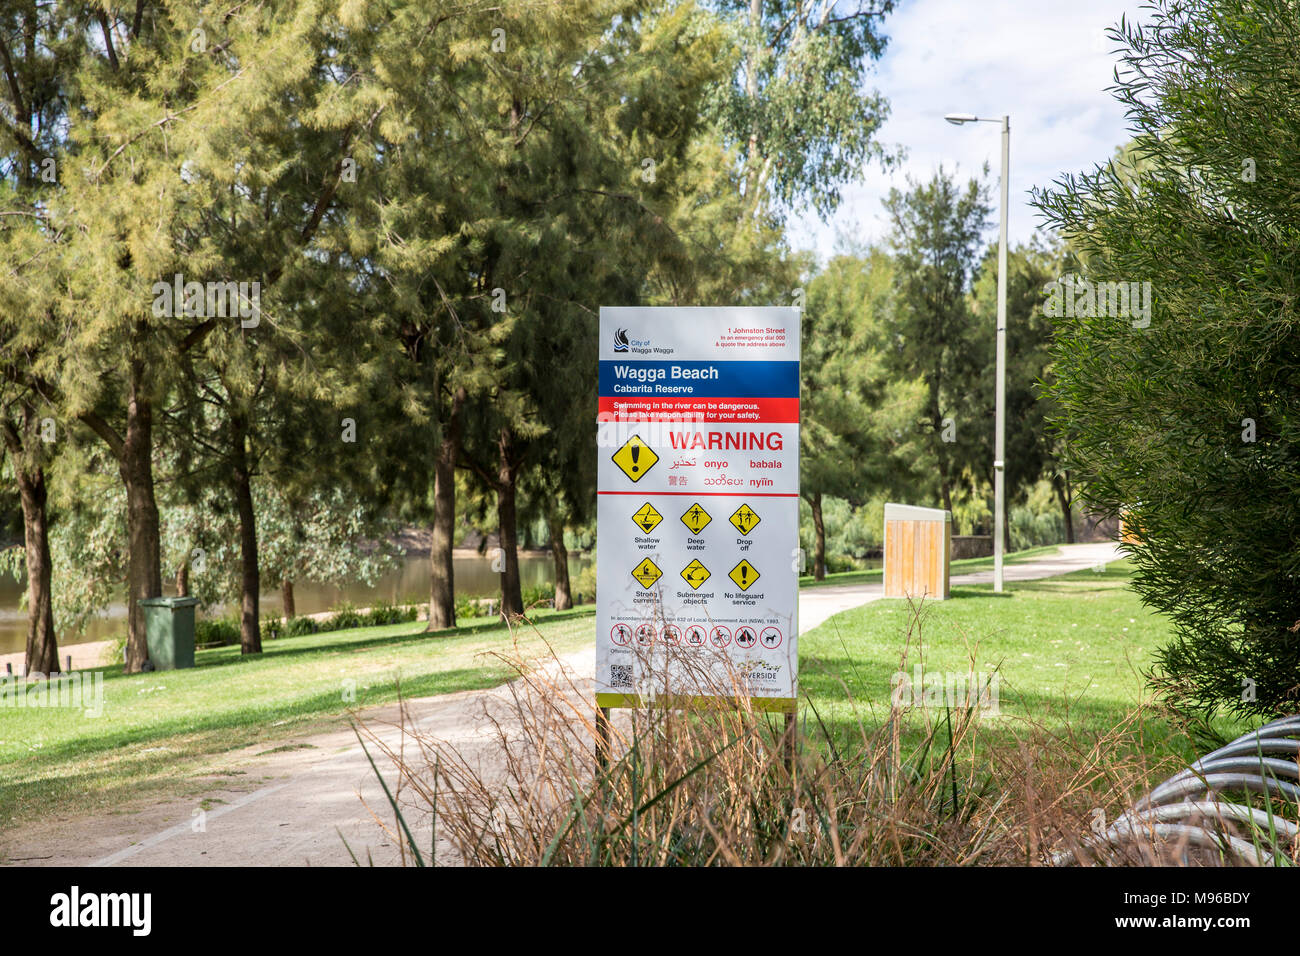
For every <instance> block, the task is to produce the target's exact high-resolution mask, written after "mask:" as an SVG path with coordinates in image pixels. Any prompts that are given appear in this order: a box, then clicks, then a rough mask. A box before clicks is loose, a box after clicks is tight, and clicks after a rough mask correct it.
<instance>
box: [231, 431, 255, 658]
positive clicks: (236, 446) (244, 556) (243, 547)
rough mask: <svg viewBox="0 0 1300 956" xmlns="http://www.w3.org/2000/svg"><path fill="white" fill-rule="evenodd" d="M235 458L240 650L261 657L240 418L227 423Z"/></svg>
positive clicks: (251, 514)
mask: <svg viewBox="0 0 1300 956" xmlns="http://www.w3.org/2000/svg"><path fill="white" fill-rule="evenodd" d="M230 426H231V439H232V445H233V447H232V453H233V458H234V466H235V467H234V469H233V479H234V492H235V506H236V510H237V511H238V512H239V558H240V585H239V592H240V598H239V605H240V607H239V611H240V613H239V649H240V653H242V654H260V653H262V630H261V623H260V621H259V620H258V618H259V611H260V607H259V601H260V595H261V574H260V571H259V569H258V564H257V524H256V520H255V515H254V512H253V486H252V476H251V475H250V474H249V468H248V448H247V444H246V442H247V434H248V425H247V422H246V421H245V419H244V418H243V417H242V416H240V415H234V416H232V417H231V420H230Z"/></svg>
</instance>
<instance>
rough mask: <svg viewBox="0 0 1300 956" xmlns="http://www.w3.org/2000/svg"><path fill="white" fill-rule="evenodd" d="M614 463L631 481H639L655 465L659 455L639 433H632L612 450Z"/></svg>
mask: <svg viewBox="0 0 1300 956" xmlns="http://www.w3.org/2000/svg"><path fill="white" fill-rule="evenodd" d="M613 457H614V464H616V465H618V467H619V470H620V471H622V472H623V474H625V475H627V476H628V477H629V478H631V479H632V480H633V481H640V480H641V479H642V478H644V477H645V474H646V472H648V471H649V470H650V469H651V468H653V467H654V466H655V462H657V461H658V460H659V456H658V455H656V454H655V453H654V450H653V449H652V448H651V447H650V446H649V445H647V444H646V443H645V442H643V441H642V440H641V436H640V435H633V436H632V437H631V438H629V439H628V440H627V441H626V442H625V443H624V444H623V447H621V448H620V449H619V450H618V451H616V452H614V456H613Z"/></svg>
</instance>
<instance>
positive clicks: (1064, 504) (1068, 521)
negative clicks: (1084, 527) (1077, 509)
mask: <svg viewBox="0 0 1300 956" xmlns="http://www.w3.org/2000/svg"><path fill="white" fill-rule="evenodd" d="M1069 482H1070V473H1069V472H1066V473H1065V476H1064V479H1062V476H1061V475H1053V476H1052V490H1053V491H1055V492H1056V501H1057V504H1059V505H1060V506H1061V518H1062V519H1063V520H1064V521H1065V543H1066V544H1074V514H1073V509H1072V508H1071V507H1070V498H1071V495H1070V492H1069V487H1070V485H1069Z"/></svg>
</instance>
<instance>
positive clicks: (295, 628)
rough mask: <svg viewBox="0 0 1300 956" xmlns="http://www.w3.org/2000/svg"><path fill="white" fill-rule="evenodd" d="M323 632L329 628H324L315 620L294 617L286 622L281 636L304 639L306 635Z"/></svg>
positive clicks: (281, 630)
mask: <svg viewBox="0 0 1300 956" xmlns="http://www.w3.org/2000/svg"><path fill="white" fill-rule="evenodd" d="M322 630H328V628H322V627H321V626H320V623H319V622H318V621H316V619H315V618H310V617H293V618H290V619H289V620H287V621H285V622H284V625H283V626H282V627H281V629H280V636H282V637H302V636H303V635H305V634H316V633H318V632H319V631H322Z"/></svg>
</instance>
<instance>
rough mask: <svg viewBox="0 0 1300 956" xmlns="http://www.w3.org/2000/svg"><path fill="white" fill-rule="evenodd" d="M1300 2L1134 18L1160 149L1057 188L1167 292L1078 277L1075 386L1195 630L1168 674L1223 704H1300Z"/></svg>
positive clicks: (1148, 563)
mask: <svg viewBox="0 0 1300 956" xmlns="http://www.w3.org/2000/svg"><path fill="white" fill-rule="evenodd" d="M1295 15H1296V14H1295V8H1294V5H1292V4H1290V3H1271V2H1266V3H1258V2H1254V0H1186V2H1178V3H1173V2H1168V0H1165V2H1157V3H1155V4H1153V5H1152V10H1151V11H1150V12H1149V14H1148V15H1147V16H1146V17H1144V19H1146V20H1148V21H1149V22H1148V23H1147V24H1145V25H1138V24H1135V23H1131V22H1124V23H1121V25H1120V27H1119V28H1118V29H1117V30H1115V31H1113V37H1114V39H1115V41H1116V43H1117V44H1118V45H1120V46H1122V47H1123V50H1124V53H1123V57H1122V63H1121V65H1120V66H1119V67H1118V68H1117V74H1116V75H1117V84H1118V85H1117V87H1116V95H1117V98H1118V99H1119V101H1120V102H1121V103H1122V104H1123V105H1124V106H1125V107H1126V108H1127V110H1128V115H1129V117H1130V121H1131V123H1132V127H1133V130H1134V133H1135V135H1136V141H1135V144H1134V148H1133V150H1131V151H1130V152H1129V154H1128V155H1129V156H1130V157H1136V158H1137V160H1138V161H1137V162H1124V161H1117V162H1114V163H1110V164H1107V165H1105V166H1101V167H1098V168H1096V169H1095V170H1094V171H1093V172H1091V173H1086V174H1083V175H1080V176H1069V177H1066V178H1064V179H1062V180H1060V181H1059V182H1058V184H1057V185H1056V186H1055V187H1054V188H1053V189H1051V190H1049V191H1046V192H1040V193H1039V194H1038V195H1037V196H1036V202H1037V204H1038V205H1039V207H1040V208H1041V209H1042V211H1043V213H1044V214H1045V216H1046V217H1047V218H1048V219H1049V221H1050V222H1051V223H1052V224H1053V225H1055V226H1056V227H1057V228H1059V230H1060V231H1061V233H1062V234H1063V235H1064V236H1065V237H1066V238H1067V239H1068V240H1069V242H1070V243H1071V245H1072V246H1073V247H1074V249H1075V250H1076V251H1077V252H1078V254H1079V258H1080V260H1081V261H1082V262H1083V265H1084V276H1085V278H1086V279H1087V280H1088V281H1090V282H1093V283H1096V282H1103V281H1105V282H1123V283H1142V282H1149V283H1151V289H1152V291H1153V297H1152V298H1153V300H1154V302H1153V306H1152V308H1151V310H1150V313H1149V315H1148V316H1141V317H1135V316H1134V315H1133V314H1131V313H1130V314H1122V313H1120V314H1116V313H1117V311H1118V310H1116V309H1112V308H1106V309H1097V308H1087V299H1086V296H1085V294H1084V293H1085V291H1086V290H1085V289H1084V288H1083V287H1082V286H1081V285H1077V286H1076V287H1075V288H1074V290H1073V291H1074V292H1076V293H1078V300H1079V303H1078V304H1077V307H1076V308H1075V310H1074V314H1073V315H1061V316H1060V317H1059V318H1057V321H1056V324H1057V330H1058V335H1057V339H1056V349H1055V355H1056V368H1055V374H1056V380H1057V385H1056V386H1055V388H1054V395H1055V398H1056V400H1057V402H1058V403H1059V405H1060V408H1061V413H1060V420H1061V424H1062V426H1063V427H1064V428H1065V429H1066V434H1067V437H1068V440H1069V446H1070V459H1071V462H1072V463H1073V464H1072V467H1073V469H1074V470H1075V473H1076V475H1077V477H1078V479H1079V481H1080V482H1081V483H1082V484H1084V486H1085V488H1086V491H1085V494H1086V497H1087V498H1088V499H1089V500H1090V501H1092V502H1093V503H1094V504H1095V505H1096V506H1097V507H1098V508H1099V509H1101V510H1104V511H1106V512H1109V513H1110V514H1115V513H1116V512H1117V511H1119V510H1120V509H1126V510H1127V511H1128V513H1129V518H1130V520H1131V522H1132V523H1133V525H1134V526H1135V527H1136V529H1137V530H1138V532H1139V534H1140V535H1141V539H1142V540H1141V542H1140V543H1138V544H1135V545H1133V546H1132V547H1131V550H1132V553H1133V556H1134V559H1135V562H1136V566H1137V572H1136V575H1135V579H1134V586H1135V587H1136V588H1137V590H1138V592H1139V593H1140V594H1141V595H1142V597H1143V599H1144V600H1145V601H1146V602H1147V603H1148V604H1149V605H1151V606H1152V607H1154V608H1157V609H1158V610H1160V611H1163V612H1165V613H1167V614H1169V615H1170V617H1171V618H1172V620H1173V621H1174V623H1175V625H1176V634H1175V637H1174V638H1173V640H1172V641H1171V642H1170V643H1169V644H1168V645H1167V646H1165V647H1164V648H1163V650H1162V651H1161V653H1160V654H1159V656H1158V660H1157V667H1156V669H1155V677H1156V680H1157V684H1158V686H1159V687H1161V688H1162V689H1163V690H1164V691H1165V692H1166V693H1167V695H1168V696H1169V697H1170V698H1171V699H1172V700H1173V701H1175V702H1176V703H1178V704H1179V705H1181V706H1184V707H1187V708H1192V709H1195V710H1197V711H1200V712H1202V713H1206V712H1214V711H1216V710H1219V709H1223V710H1224V711H1227V712H1229V713H1236V714H1278V713H1294V712H1295V710H1296V708H1297V706H1300V683H1297V680H1296V675H1297V674H1298V673H1300V634H1298V633H1297V627H1296V622H1297V621H1300V548H1297V546H1296V542H1297V541H1298V540H1300V439H1298V437H1297V436H1300V390H1298V389H1297V383H1300V313H1297V310H1296V307H1295V303H1296V302H1297V301H1300V272H1297V270H1296V268H1295V246H1296V242H1297V239H1298V238H1300V217H1298V216H1297V212H1296V208H1297V207H1296V204H1295V195H1294V193H1295V183H1296V182H1297V181H1300V161H1298V160H1297V157H1300V149H1298V147H1300V134H1298V131H1300V125H1297V124H1296V122H1295V104H1296V102H1297V101H1296V97H1295V91H1294V86H1295V82H1294V78H1295V64H1296V61H1297V59H1298V58H1300V35H1298V34H1297V33H1296V30H1295ZM1098 312H1105V313H1106V314H1097V313H1098ZM1148 318H1149V324H1147V322H1146V320H1147V319H1148Z"/></svg>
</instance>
